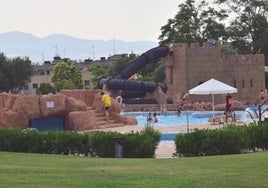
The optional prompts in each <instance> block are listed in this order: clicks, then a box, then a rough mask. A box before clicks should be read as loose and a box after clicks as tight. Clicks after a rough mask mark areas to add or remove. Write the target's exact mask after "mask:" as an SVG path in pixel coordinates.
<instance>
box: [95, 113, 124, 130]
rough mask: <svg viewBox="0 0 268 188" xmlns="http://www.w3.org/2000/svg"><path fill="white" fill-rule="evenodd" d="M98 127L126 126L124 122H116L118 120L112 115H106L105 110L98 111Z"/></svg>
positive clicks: (96, 114)
mask: <svg viewBox="0 0 268 188" xmlns="http://www.w3.org/2000/svg"><path fill="white" fill-rule="evenodd" d="M95 116H96V128H97V129H105V128H112V127H121V126H124V124H123V123H116V121H115V120H114V119H113V118H112V117H109V118H108V117H106V115H105V112H96V111H95Z"/></svg>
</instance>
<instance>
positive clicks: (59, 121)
mask: <svg viewBox="0 0 268 188" xmlns="http://www.w3.org/2000/svg"><path fill="white" fill-rule="evenodd" d="M29 127H31V128H35V129H37V130H38V131H63V130H64V118H62V117H44V118H38V119H32V120H31V121H30V125H29Z"/></svg>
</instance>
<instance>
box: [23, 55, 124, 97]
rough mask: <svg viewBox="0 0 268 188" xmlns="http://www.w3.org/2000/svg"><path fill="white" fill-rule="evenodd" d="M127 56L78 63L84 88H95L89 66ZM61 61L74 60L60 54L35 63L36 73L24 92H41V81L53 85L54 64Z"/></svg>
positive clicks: (108, 63)
mask: <svg viewBox="0 0 268 188" xmlns="http://www.w3.org/2000/svg"><path fill="white" fill-rule="evenodd" d="M123 57H127V54H117V55H114V56H111V57H109V58H107V59H106V58H104V57H103V58H101V59H100V60H95V61H93V60H91V59H86V60H85V61H84V62H80V63H76V62H74V63H76V65H77V66H78V68H79V69H80V70H81V71H82V81H83V88H84V89H93V85H92V84H91V81H90V80H91V79H92V74H91V72H90V70H89V69H88V67H89V66H90V65H93V66H100V67H101V66H110V65H111V64H113V63H115V62H116V61H118V60H119V59H120V58H123ZM59 62H73V61H71V60H70V59H68V58H61V57H60V56H55V57H54V59H53V61H52V62H50V61H45V62H44V64H42V65H33V68H34V75H33V76H32V77H31V82H29V83H28V84H26V85H25V86H24V88H23V91H24V93H27V94H40V92H39V87H40V84H41V83H48V84H50V85H52V86H53V83H52V82H51V77H52V75H53V69H54V66H55V65H56V64H57V63H59Z"/></svg>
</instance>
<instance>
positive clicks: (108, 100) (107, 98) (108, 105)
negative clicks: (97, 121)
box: [100, 92, 112, 117]
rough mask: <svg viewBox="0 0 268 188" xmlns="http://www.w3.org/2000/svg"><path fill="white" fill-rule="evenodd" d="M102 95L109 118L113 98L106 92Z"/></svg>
mask: <svg viewBox="0 0 268 188" xmlns="http://www.w3.org/2000/svg"><path fill="white" fill-rule="evenodd" d="M100 95H101V101H102V102H103V105H104V110H105V114H106V116H107V117H109V112H108V110H109V109H110V108H111V107H112V102H111V97H110V96H109V95H107V94H104V92H101V93H100Z"/></svg>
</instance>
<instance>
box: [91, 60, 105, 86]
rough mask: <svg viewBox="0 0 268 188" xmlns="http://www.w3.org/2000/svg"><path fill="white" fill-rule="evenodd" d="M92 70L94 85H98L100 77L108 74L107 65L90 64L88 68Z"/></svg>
mask: <svg viewBox="0 0 268 188" xmlns="http://www.w3.org/2000/svg"><path fill="white" fill-rule="evenodd" d="M88 69H89V70H90V72H91V74H92V75H93V78H92V79H91V83H92V85H93V86H96V85H97V83H98V80H99V78H100V77H102V76H107V73H106V72H107V67H106V66H102V67H99V66H92V65H91V66H89V68H88Z"/></svg>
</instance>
